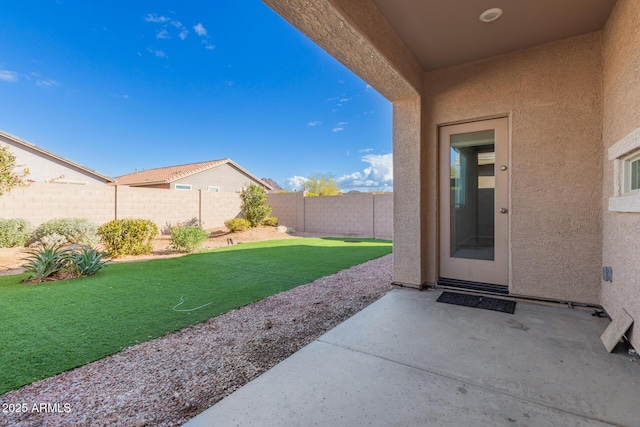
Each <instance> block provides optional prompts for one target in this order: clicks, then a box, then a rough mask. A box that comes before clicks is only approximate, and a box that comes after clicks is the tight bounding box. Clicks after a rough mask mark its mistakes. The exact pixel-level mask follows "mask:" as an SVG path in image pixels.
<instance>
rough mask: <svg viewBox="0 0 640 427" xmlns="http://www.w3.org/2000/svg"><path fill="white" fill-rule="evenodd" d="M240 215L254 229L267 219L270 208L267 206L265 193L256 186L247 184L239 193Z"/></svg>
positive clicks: (261, 188)
mask: <svg viewBox="0 0 640 427" xmlns="http://www.w3.org/2000/svg"><path fill="white" fill-rule="evenodd" d="M240 200H241V209H242V215H243V216H244V217H245V219H247V220H248V221H249V223H250V225H251V227H256V226H258V225H260V224H262V222H263V221H264V220H265V219H267V218H268V217H269V215H270V214H271V206H269V205H268V204H267V192H266V191H265V189H264V188H263V187H261V186H259V185H256V184H253V183H252V184H249V186H248V187H247V188H243V189H242V192H241V193H240Z"/></svg>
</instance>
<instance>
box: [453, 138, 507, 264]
mask: <svg viewBox="0 0 640 427" xmlns="http://www.w3.org/2000/svg"><path fill="white" fill-rule="evenodd" d="M450 153H451V157H450V163H451V197H450V203H451V210H450V212H451V223H450V230H451V236H450V239H451V245H450V247H451V254H450V255H451V257H452V258H466V259H478V260H487V261H493V260H494V259H495V247H494V241H495V238H494V235H495V217H494V213H495V209H494V199H495V187H496V185H495V163H496V155H495V131H494V130H486V131H479V132H469V133H462V134H457V135H451V140H450Z"/></svg>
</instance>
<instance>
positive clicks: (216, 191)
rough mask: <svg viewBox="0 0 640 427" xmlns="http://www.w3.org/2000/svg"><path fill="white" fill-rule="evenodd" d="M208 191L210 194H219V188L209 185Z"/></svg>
mask: <svg viewBox="0 0 640 427" xmlns="http://www.w3.org/2000/svg"><path fill="white" fill-rule="evenodd" d="M209 191H210V192H212V193H219V192H220V187H216V186H215V185H210V186H209Z"/></svg>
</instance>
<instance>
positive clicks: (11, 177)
mask: <svg viewBox="0 0 640 427" xmlns="http://www.w3.org/2000/svg"><path fill="white" fill-rule="evenodd" d="M27 176H29V169H27V168H25V169H22V171H20V172H16V156H14V155H13V154H12V153H11V151H9V146H8V145H0V196H2V195H3V194H7V193H9V192H10V191H11V190H13V189H14V188H16V187H24V186H27V185H29V183H28V181H26V180H25V178H26V177H27Z"/></svg>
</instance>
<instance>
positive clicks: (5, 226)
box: [0, 218, 33, 248]
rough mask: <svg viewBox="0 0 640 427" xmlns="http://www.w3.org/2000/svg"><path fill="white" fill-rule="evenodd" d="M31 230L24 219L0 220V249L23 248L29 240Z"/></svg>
mask: <svg viewBox="0 0 640 427" xmlns="http://www.w3.org/2000/svg"><path fill="white" fill-rule="evenodd" d="M32 230H33V228H32V227H31V224H30V223H29V221H27V220H26V219H22V218H10V219H0V248H13V247H16V246H24V245H26V244H27V242H28V241H29V239H30V238H31V232H32Z"/></svg>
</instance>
